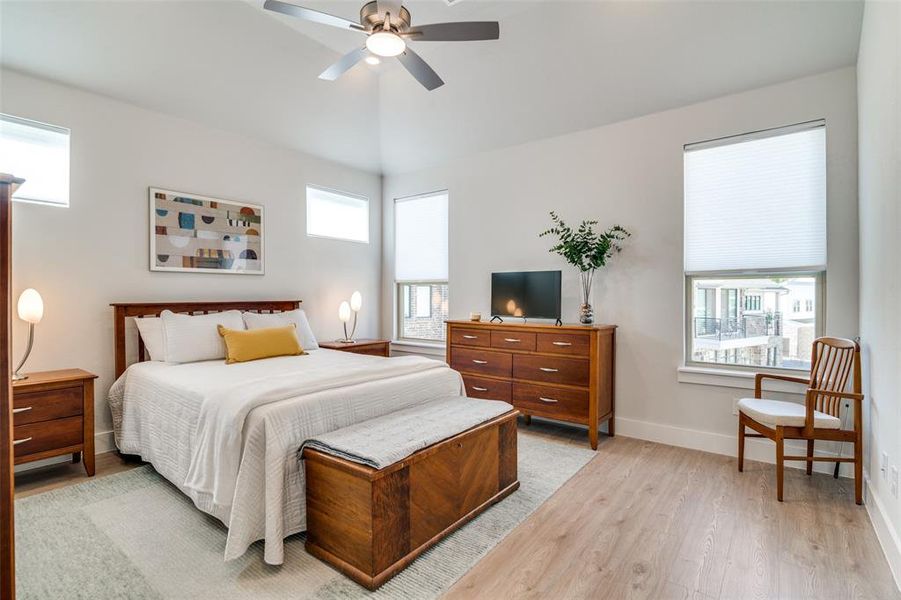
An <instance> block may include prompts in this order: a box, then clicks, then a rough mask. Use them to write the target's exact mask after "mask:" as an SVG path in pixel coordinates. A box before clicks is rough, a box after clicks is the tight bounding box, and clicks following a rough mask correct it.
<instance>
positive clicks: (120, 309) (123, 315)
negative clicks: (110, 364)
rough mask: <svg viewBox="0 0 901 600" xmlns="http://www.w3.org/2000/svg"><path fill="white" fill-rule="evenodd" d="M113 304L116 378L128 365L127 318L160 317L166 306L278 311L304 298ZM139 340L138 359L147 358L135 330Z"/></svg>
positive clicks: (190, 310)
mask: <svg viewBox="0 0 901 600" xmlns="http://www.w3.org/2000/svg"><path fill="white" fill-rule="evenodd" d="M110 306H112V307H113V323H114V327H113V336H114V338H115V342H116V378H117V379H118V378H119V376H120V375H122V373H124V372H125V368H126V367H127V366H128V364H127V362H126V355H125V348H126V343H125V342H126V335H125V321H126V319H129V318H135V319H140V318H143V317H158V316H160V313H162V312H163V311H164V310H171V311H172V312H175V313H187V314H202V315H208V314H210V313H217V312H223V311H226V310H240V311H244V312H256V313H277V312H285V311H289V310H294V309H295V308H300V300H239V301H234V302H115V303H113V304H110ZM135 336H136V337H137V340H138V362H141V361H144V360H147V352H146V351H145V349H144V342H143V341H142V340H141V336H140V335H138V333H137V331H135Z"/></svg>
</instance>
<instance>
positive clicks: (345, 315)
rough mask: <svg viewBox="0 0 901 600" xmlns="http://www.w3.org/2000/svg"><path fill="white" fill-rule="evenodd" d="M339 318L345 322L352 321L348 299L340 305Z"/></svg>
mask: <svg viewBox="0 0 901 600" xmlns="http://www.w3.org/2000/svg"><path fill="white" fill-rule="evenodd" d="M338 318H339V319H341V321H343V322H344V323H347V322H348V321H350V304H348V303H347V301H344V302H342V303H341V306H339V307H338Z"/></svg>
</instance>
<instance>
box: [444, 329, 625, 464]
mask: <svg viewBox="0 0 901 600" xmlns="http://www.w3.org/2000/svg"><path fill="white" fill-rule="evenodd" d="M615 334H616V326H615V325H595V326H583V325H563V326H555V325H530V324H506V323H503V324H501V323H498V324H493V323H486V322H481V321H447V362H448V364H449V365H450V366H451V368H453V369H455V370H457V371H459V372H460V373H461V374H462V375H463V381H464V382H465V384H466V395H467V396H469V397H471V398H486V399H489V400H504V401H505V402H510V403H511V404H513V406H515V407H516V408H518V409H519V411H520V412H521V413H523V414H524V415H527V417H530V416H531V415H535V416H536V417H546V418H550V419H557V420H559V421H566V422H569V423H578V424H580V425H586V426H588V439H589V441H590V442H591V447H592V448H593V449H595V450H597V447H598V427H599V426H600V425H601V423H603V422H604V421H607V427H608V432H609V434H610V435H614V433H615V428H614V401H613V391H614V380H613V378H614V357H615V352H614V345H615V344H614V341H615Z"/></svg>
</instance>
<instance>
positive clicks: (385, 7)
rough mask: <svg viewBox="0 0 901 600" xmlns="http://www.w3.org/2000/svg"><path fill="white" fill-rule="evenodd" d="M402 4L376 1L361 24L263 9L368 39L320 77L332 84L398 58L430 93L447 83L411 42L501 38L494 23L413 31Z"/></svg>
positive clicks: (291, 7) (272, 0)
mask: <svg viewBox="0 0 901 600" xmlns="http://www.w3.org/2000/svg"><path fill="white" fill-rule="evenodd" d="M401 1H402V0H373V1H372V2H369V3H367V4H365V5H364V6H363V8H362V9H360V22H359V23H354V22H353V21H349V20H347V19H342V18H341V17H336V16H334V15H330V14H327V13H324V12H319V11H318V10H313V9H310V8H303V7H302V6H297V5H296V4H289V3H287V2H281V0H266V2H265V3H264V4H263V8H265V9H267V10H271V11H274V12H278V13H282V14H284V15H290V16H292V17H300V18H301V19H306V20H307V21H313V22H314V23H322V24H323V25H331V26H332V27H339V28H341V29H350V30H351V31H359V32H361V33H365V34H366V35H367V38H366V45H365V46H364V47H362V48H357V49H356V50H353V51H351V52H348V53H347V54H345V55H344V56H342V57H341V59H340V60H338V62H336V63H335V64H333V65H332V66H330V67H329V68H328V69H326V70H325V71H323V72H322V74H320V75H319V78H320V79H327V80H329V81H334V80H336V79H338V78H339V77H340V76H341V75H343V74H344V73H345V72H347V71H348V70H350V68H351V67H353V66H354V65H356V64H357V63H358V62H360V61H361V60H363V59H366V60H367V61H369V62H372V63H374V64H377V62H378V58H377V57H382V58H390V57H393V56H396V57H397V59H398V60H399V61H400V63H401V64H402V65H403V66H404V68H406V69H407V71H409V72H410V74H411V75H412V76H413V77H415V78H416V80H417V81H418V82H419V83H421V84H422V85H423V86H424V87H425V88H426V89H427V90H430V91H431V90H434V89H435V88H438V87H441V86H442V85H444V81H442V80H441V77H439V76H438V74H437V73H436V72H435V71H434V70H433V69H432V67H430V66H429V65H428V64H427V63H426V62H425V61H424V60H422V57H420V56H419V55H418V54H416V53H415V52H413V50H412V49H411V48H410V46H409V45H408V43H409V42H469V41H475V40H496V39H499V38H500V27H499V25H498V24H497V22H495V21H467V22H462V23H433V24H431V25H418V26H416V27H413V26H411V21H410V11H408V10H407V9H406V8H404V7H403V6H401Z"/></svg>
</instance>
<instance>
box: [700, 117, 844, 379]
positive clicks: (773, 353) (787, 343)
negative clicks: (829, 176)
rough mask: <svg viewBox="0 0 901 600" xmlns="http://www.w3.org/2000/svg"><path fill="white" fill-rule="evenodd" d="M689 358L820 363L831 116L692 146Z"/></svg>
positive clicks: (790, 365) (792, 365)
mask: <svg viewBox="0 0 901 600" xmlns="http://www.w3.org/2000/svg"><path fill="white" fill-rule="evenodd" d="M684 169H685V277H686V290H687V306H686V308H687V313H686V336H685V337H686V363H688V364H691V363H705V364H720V365H730V366H739V367H741V366H747V367H774V368H783V369H810V348H811V342H812V341H813V339H814V338H815V337H817V336H818V335H820V334H821V332H822V330H823V314H822V306H823V303H822V295H823V280H824V277H825V271H826V127H825V123H824V122H823V121H815V122H810V123H803V124H800V125H795V126H791V127H783V128H778V129H773V130H768V131H764V132H755V133H752V134H747V135H742V136H736V137H730V138H724V139H719V140H714V141H710V142H702V143H699V144H690V145H687V146H686V147H685V155H684Z"/></svg>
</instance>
